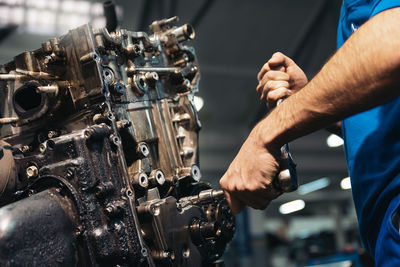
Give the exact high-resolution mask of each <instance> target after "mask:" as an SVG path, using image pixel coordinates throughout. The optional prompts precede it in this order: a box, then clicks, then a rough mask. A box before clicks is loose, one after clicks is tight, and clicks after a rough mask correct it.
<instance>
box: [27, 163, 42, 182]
mask: <svg viewBox="0 0 400 267" xmlns="http://www.w3.org/2000/svg"><path fill="white" fill-rule="evenodd" d="M26 175H27V176H28V178H29V179H31V178H35V177H37V176H38V175H39V170H38V168H37V167H36V166H34V165H31V166H29V167H28V168H26Z"/></svg>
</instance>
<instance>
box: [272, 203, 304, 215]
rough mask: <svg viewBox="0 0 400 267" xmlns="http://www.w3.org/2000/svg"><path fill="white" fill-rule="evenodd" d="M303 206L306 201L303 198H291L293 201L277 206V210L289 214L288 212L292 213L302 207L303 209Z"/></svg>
mask: <svg viewBox="0 0 400 267" xmlns="http://www.w3.org/2000/svg"><path fill="white" fill-rule="evenodd" d="M305 206H306V203H305V202H304V201H303V200H301V199H297V200H293V201H290V202H287V203H284V204H282V205H281V206H280V207H279V212H280V213H282V214H289V213H293V212H296V211H299V210H302V209H304V207H305Z"/></svg>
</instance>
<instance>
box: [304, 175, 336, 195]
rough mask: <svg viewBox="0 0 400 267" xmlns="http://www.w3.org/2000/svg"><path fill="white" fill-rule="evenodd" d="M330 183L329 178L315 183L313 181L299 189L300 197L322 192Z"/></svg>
mask: <svg viewBox="0 0 400 267" xmlns="http://www.w3.org/2000/svg"><path fill="white" fill-rule="evenodd" d="M330 183H331V181H330V180H329V178H328V177H323V178H320V179H318V180H315V181H312V182H310V183H307V184H303V185H301V186H299V189H298V190H297V192H298V193H299V194H300V195H305V194H308V193H311V192H314V191H317V190H320V189H322V188H325V187H327V186H328V185H329V184H330Z"/></svg>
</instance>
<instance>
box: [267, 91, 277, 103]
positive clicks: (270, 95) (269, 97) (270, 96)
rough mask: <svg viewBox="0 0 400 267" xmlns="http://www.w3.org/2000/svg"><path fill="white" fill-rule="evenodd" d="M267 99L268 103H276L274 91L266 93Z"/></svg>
mask: <svg viewBox="0 0 400 267" xmlns="http://www.w3.org/2000/svg"><path fill="white" fill-rule="evenodd" d="M267 98H268V100H270V101H276V100H278V97H277V95H276V94H275V92H274V91H270V92H268V94H267Z"/></svg>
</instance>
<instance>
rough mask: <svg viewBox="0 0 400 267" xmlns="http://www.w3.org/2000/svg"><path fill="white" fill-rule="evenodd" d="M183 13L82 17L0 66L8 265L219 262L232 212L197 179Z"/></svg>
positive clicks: (191, 68) (0, 198)
mask: <svg viewBox="0 0 400 267" xmlns="http://www.w3.org/2000/svg"><path fill="white" fill-rule="evenodd" d="M176 21H177V17H173V18H170V19H164V20H159V21H155V22H153V23H152V24H151V25H150V30H151V31H152V33H151V34H147V33H145V32H132V31H128V30H123V29H119V30H115V31H114V32H109V31H108V30H107V29H106V28H102V29H92V28H91V26H90V25H84V26H81V27H79V28H77V29H73V30H70V31H69V32H68V33H67V34H65V35H63V36H61V37H59V38H52V39H50V40H49V41H47V42H45V43H43V44H42V47H41V48H39V49H37V50H35V51H31V52H24V53H22V54H20V55H17V56H16V57H14V60H13V61H11V62H9V63H6V64H4V65H2V66H1V67H0V134H1V139H0V207H1V208H0V265H1V266H27V265H29V266H221V264H222V263H221V262H220V260H219V258H220V257H221V255H222V254H223V252H224V250H225V248H226V245H227V243H228V242H229V241H230V240H231V239H232V237H233V234H234V232H235V220H234V216H233V215H232V213H231V210H230V208H229V205H228V204H227V202H226V200H225V198H224V194H223V192H222V191H221V190H215V189H212V188H211V187H210V185H209V184H207V183H203V182H201V181H200V178H201V172H200V168H199V157H198V133H199V130H200V128H201V124H200V121H199V118H198V114H197V111H196V109H195V108H194V94H195V93H196V92H197V91H198V84H199V79H200V74H199V69H198V64H197V60H196V55H195V51H194V49H193V48H192V47H190V46H186V45H184V43H185V41H187V40H190V39H193V38H194V35H195V33H194V30H193V28H192V27H191V26H190V25H189V24H185V25H183V26H179V27H178V26H175V25H174V24H175V22H176Z"/></svg>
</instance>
